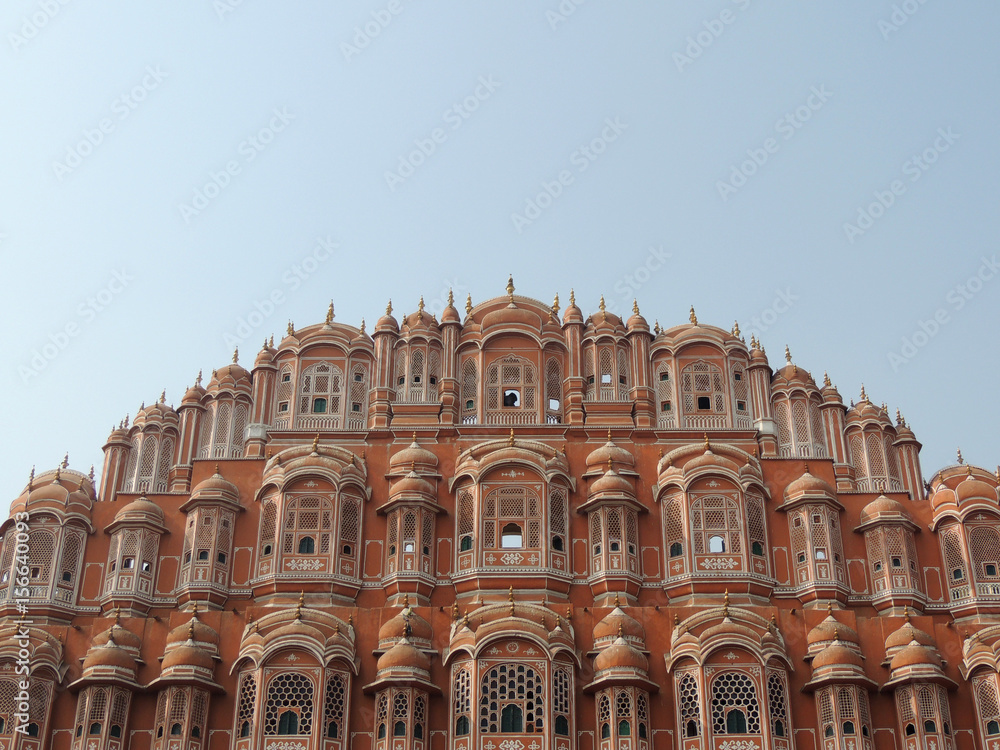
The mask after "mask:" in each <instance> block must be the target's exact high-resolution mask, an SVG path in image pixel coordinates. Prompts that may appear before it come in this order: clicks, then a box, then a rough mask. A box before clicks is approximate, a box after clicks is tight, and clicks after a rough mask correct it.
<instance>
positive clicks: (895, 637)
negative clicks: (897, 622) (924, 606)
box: [885, 616, 935, 651]
mask: <svg viewBox="0 0 1000 750" xmlns="http://www.w3.org/2000/svg"><path fill="white" fill-rule="evenodd" d="M910 643H917V644H918V645H920V646H930V647H931V648H933V647H934V646H935V643H934V639H933V638H932V637H931V636H930V635H929V634H928V633H925V632H924V631H923V630H920V629H919V628H915V627H913V625H911V624H910V618H909V616H907V618H906V622H904V623H903V626H902V627H901V628H900V629H899V630H896V631H895V632H893V633H890V634H889V637H888V638H886V639H885V648H886V651H889V650H891V649H894V648H902V647H903V646H908V645H909V644H910Z"/></svg>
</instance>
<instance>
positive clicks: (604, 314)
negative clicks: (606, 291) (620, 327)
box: [597, 294, 608, 322]
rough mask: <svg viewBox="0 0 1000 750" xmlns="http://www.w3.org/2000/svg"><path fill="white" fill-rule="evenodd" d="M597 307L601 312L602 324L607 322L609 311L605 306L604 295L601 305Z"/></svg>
mask: <svg viewBox="0 0 1000 750" xmlns="http://www.w3.org/2000/svg"><path fill="white" fill-rule="evenodd" d="M597 307H598V309H599V310H600V311H601V321H602V322H603V321H607V319H608V311H607V308H606V306H605V304H604V295H603V294H602V295H601V303H600V304H599V305H598V306H597Z"/></svg>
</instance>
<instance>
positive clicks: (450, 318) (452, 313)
mask: <svg viewBox="0 0 1000 750" xmlns="http://www.w3.org/2000/svg"><path fill="white" fill-rule="evenodd" d="M441 322H442V323H461V322H462V318H461V316H460V315H459V314H458V310H456V309H455V304H454V302H452V298H451V292H449V293H448V306H447V307H446V308H445V309H444V310H442V311H441Z"/></svg>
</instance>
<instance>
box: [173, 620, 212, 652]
mask: <svg viewBox="0 0 1000 750" xmlns="http://www.w3.org/2000/svg"><path fill="white" fill-rule="evenodd" d="M192 624H193V625H194V633H193V640H194V642H195V643H210V644H212V645H213V646H218V645H219V634H218V633H217V632H216V630H215V628H213V627H212V626H211V625H206V624H205V623H203V622H202V621H201V620H199V619H198V613H197V612H195V614H194V617H193V618H192V619H191V620H189V621H188V622H185V623H183V624H182V625H178V626H177V627H176V628H174V629H173V630H171V631H170V633H168V634H167V645H168V646H169V645H171V644H174V643H184V642H185V641H187V640H188V639H189V638H192V632H191V626H192Z"/></svg>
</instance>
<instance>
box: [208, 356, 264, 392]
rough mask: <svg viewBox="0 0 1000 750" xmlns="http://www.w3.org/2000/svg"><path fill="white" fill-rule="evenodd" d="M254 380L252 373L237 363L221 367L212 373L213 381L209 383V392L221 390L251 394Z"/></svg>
mask: <svg viewBox="0 0 1000 750" xmlns="http://www.w3.org/2000/svg"><path fill="white" fill-rule="evenodd" d="M252 383H253V380H252V378H251V376H250V373H249V372H247V370H246V369H245V368H243V367H242V366H241V365H238V364H236V363H235V362H234V363H232V364H230V365H226V366H225V367H220V368H219V369H218V370H216V371H215V372H213V373H212V379H211V381H209V383H208V389H207V390H208V392H210V393H215V392H216V391H218V390H220V389H227V390H232V391H244V392H246V393H249V392H250V390H251V388H252Z"/></svg>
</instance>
